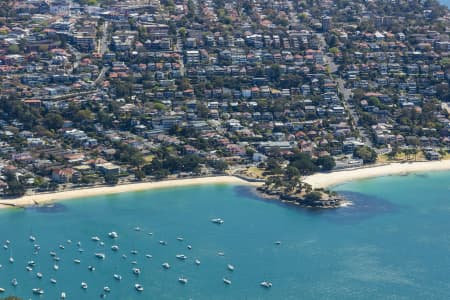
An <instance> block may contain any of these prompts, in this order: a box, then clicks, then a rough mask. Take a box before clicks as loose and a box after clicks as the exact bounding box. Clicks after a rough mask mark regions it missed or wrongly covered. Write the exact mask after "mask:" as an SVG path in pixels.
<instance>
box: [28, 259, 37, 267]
mask: <svg viewBox="0 0 450 300" xmlns="http://www.w3.org/2000/svg"><path fill="white" fill-rule="evenodd" d="M35 264H36V262H35V261H34V260H29V261H28V262H27V265H29V266H30V267H34V265H35Z"/></svg>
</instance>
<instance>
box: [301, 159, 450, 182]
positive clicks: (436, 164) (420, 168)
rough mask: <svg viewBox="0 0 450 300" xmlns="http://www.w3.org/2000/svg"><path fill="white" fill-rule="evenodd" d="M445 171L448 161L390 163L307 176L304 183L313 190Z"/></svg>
mask: <svg viewBox="0 0 450 300" xmlns="http://www.w3.org/2000/svg"><path fill="white" fill-rule="evenodd" d="M446 170H450V160H441V161H426V162H405V163H391V164H388V165H381V166H373V167H367V168H360V169H354V170H348V171H337V172H331V173H318V174H314V175H311V176H307V177H306V178H305V179H304V181H305V182H306V183H309V184H311V185H312V186H313V188H327V187H330V186H333V185H337V184H340V183H344V182H348V181H353V180H359V179H364V178H371V177H380V176H388V175H400V174H407V173H415V172H430V171H446Z"/></svg>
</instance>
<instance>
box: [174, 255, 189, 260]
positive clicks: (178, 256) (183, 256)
mask: <svg viewBox="0 0 450 300" xmlns="http://www.w3.org/2000/svg"><path fill="white" fill-rule="evenodd" d="M175 257H176V258H178V259H181V260H185V259H186V258H187V256H186V255H184V254H177V255H175Z"/></svg>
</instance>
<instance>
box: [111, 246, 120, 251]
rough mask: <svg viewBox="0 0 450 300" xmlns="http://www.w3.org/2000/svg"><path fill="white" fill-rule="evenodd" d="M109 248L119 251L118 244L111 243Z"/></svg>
mask: <svg viewBox="0 0 450 300" xmlns="http://www.w3.org/2000/svg"><path fill="white" fill-rule="evenodd" d="M111 250H112V251H119V246H117V245H112V246H111Z"/></svg>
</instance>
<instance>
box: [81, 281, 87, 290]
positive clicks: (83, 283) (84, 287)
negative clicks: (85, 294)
mask: <svg viewBox="0 0 450 300" xmlns="http://www.w3.org/2000/svg"><path fill="white" fill-rule="evenodd" d="M81 288H82V289H83V290H85V289H87V288H88V285H87V283H86V282H82V283H81Z"/></svg>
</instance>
